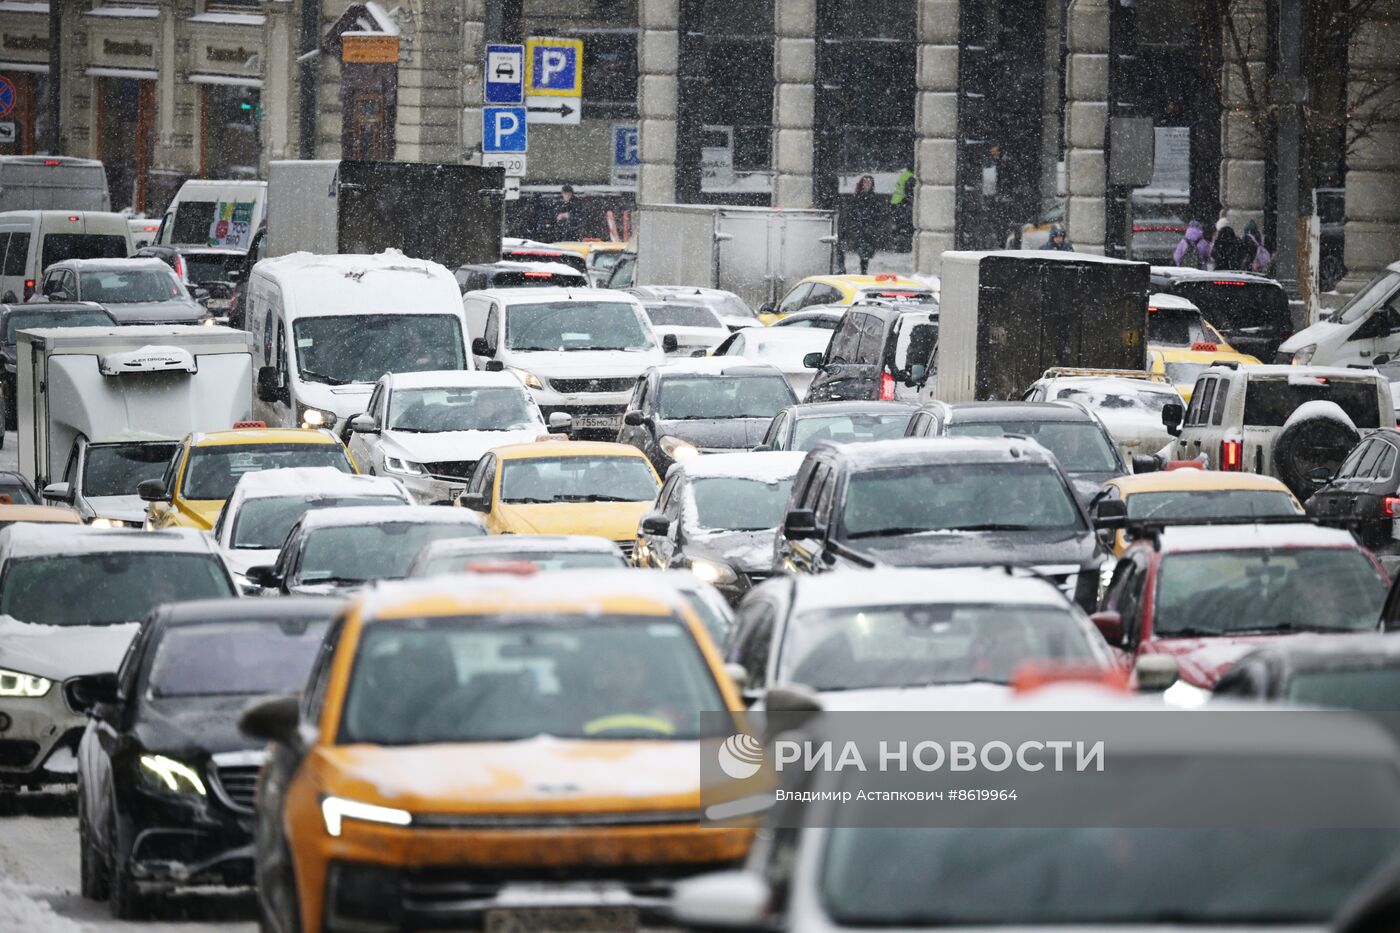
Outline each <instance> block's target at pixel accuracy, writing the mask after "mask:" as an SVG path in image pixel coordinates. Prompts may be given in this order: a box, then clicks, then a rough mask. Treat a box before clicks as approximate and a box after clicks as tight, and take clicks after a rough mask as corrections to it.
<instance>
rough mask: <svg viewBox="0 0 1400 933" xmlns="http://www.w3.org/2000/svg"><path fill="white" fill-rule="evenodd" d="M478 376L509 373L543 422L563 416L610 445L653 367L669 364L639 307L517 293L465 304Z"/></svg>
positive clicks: (585, 292)
mask: <svg viewBox="0 0 1400 933" xmlns="http://www.w3.org/2000/svg"><path fill="white" fill-rule="evenodd" d="M462 304H463V307H465V309H466V314H467V327H468V329H469V330H470V331H471V335H472V337H473V340H472V343H471V350H472V356H473V358H474V359H475V361H476V365H477V368H479V369H485V370H491V369H504V370H506V371H508V372H512V373H514V374H515V375H516V377H517V378H518V379H520V381H521V382H523V383H524V384H525V387H526V388H528V389H529V390H530V391H531V393H532V394H533V395H534V396H535V401H536V402H537V403H538V404H539V406H540V410H541V411H542V412H543V413H544V416H545V418H548V417H549V416H550V415H552V414H554V413H555V412H564V413H566V414H568V415H570V416H571V417H572V419H573V428H574V431H575V432H576V433H577V434H579V435H580V436H586V437H594V438H603V439H606V440H613V439H614V438H616V437H617V432H618V430H619V429H620V428H621V427H622V413H623V411H624V410H625V409H626V407H627V400H628V398H629V397H630V396H631V394H632V389H633V387H634V386H635V385H636V382H637V377H638V376H640V375H641V374H642V373H643V372H644V371H646V369H647V368H648V367H651V366H658V365H660V364H661V363H663V362H664V361H665V354H664V353H663V352H662V347H661V341H660V340H658V339H657V337H656V333H655V331H653V330H652V326H651V321H650V320H649V319H648V318H647V315H646V312H645V311H644V310H643V308H642V303H641V302H640V301H638V300H637V298H636V297H635V296H633V295H629V294H627V293H626V292H619V291H612V290H608V289H601V288H518V289H494V290H484V291H475V292H467V293H466V294H465V295H463V296H462Z"/></svg>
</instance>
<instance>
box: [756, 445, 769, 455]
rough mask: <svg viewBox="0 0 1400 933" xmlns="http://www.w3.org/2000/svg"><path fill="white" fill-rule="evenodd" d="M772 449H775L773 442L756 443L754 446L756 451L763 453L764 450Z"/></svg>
mask: <svg viewBox="0 0 1400 933" xmlns="http://www.w3.org/2000/svg"><path fill="white" fill-rule="evenodd" d="M772 449H773V445H772V444H755V445H754V448H753V450H754V453H762V452H764V451H765V450H772Z"/></svg>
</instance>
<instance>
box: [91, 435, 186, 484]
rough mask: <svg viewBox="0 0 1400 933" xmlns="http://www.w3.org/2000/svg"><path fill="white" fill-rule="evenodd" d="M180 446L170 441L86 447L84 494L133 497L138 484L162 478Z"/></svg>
mask: <svg viewBox="0 0 1400 933" xmlns="http://www.w3.org/2000/svg"><path fill="white" fill-rule="evenodd" d="M177 447H179V444H177V443H176V442H175V441H171V442H170V443H168V444H118V445H111V446H108V445H105V444H104V445H99V446H94V447H89V448H88V449H87V460H86V463H85V465H84V467H83V483H82V485H83V488H82V494H83V495H84V496H134V495H136V486H137V484H139V483H141V482H143V481H144V480H148V479H160V478H161V477H162V476H164V475H165V469H166V467H167V466H169V465H170V458H171V457H173V456H175V450H176V448H177Z"/></svg>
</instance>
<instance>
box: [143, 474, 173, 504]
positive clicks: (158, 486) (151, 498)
mask: <svg viewBox="0 0 1400 933" xmlns="http://www.w3.org/2000/svg"><path fill="white" fill-rule="evenodd" d="M136 494H137V495H138V496H140V497H141V501H142V502H165V501H166V500H167V499H169V498H170V496H169V495H168V494H167V492H166V489H165V480H163V479H143V480H142V481H141V482H139V483H137V484H136Z"/></svg>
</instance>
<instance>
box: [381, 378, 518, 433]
mask: <svg viewBox="0 0 1400 933" xmlns="http://www.w3.org/2000/svg"><path fill="white" fill-rule="evenodd" d="M531 428H538V429H540V430H541V431H543V430H544V422H543V421H541V420H540V415H539V409H537V408H536V407H535V403H534V402H533V401H532V400H531V398H530V394H529V393H528V392H526V391H525V390H524V389H523V388H513V387H510V386H499V387H498V386H471V387H456V386H448V387H443V388H432V389H395V390H394V392H393V394H392V395H390V397H389V429H390V430H392V431H409V432H412V433H422V434H432V433H437V432H441V431H528V430H529V429H531Z"/></svg>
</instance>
